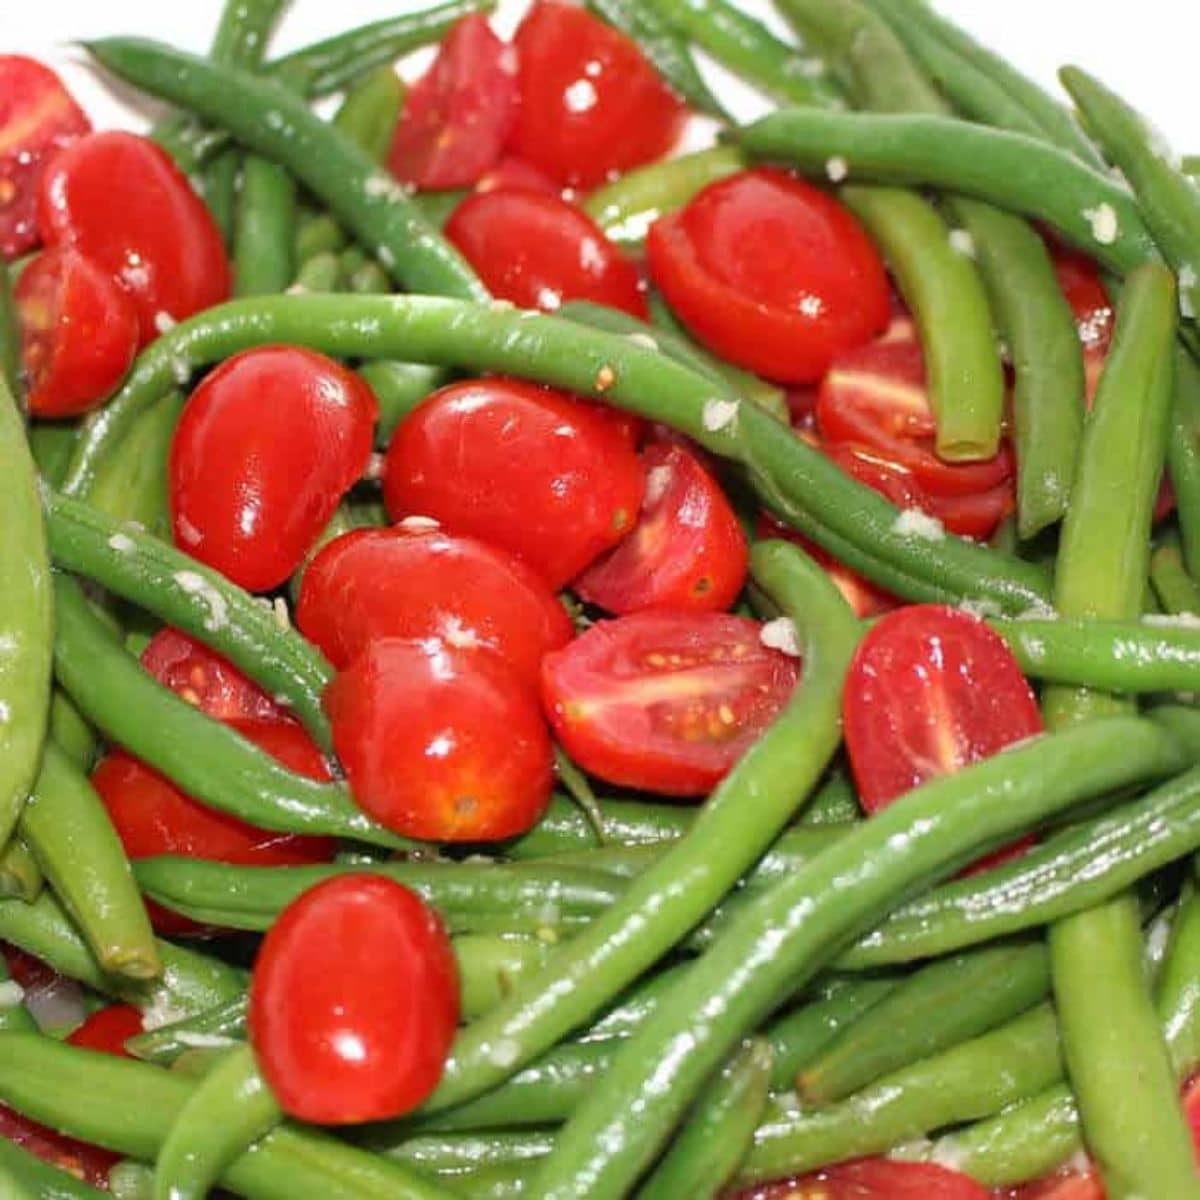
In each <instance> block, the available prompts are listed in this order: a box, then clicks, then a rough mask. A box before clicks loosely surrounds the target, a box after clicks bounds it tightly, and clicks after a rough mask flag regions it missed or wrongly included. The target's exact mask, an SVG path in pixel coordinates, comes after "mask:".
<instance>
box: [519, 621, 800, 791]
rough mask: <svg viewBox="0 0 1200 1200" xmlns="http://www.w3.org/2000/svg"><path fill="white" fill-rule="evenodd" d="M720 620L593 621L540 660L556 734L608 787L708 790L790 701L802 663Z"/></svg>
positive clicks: (744, 626)
mask: <svg viewBox="0 0 1200 1200" xmlns="http://www.w3.org/2000/svg"><path fill="white" fill-rule="evenodd" d="M761 628H762V627H761V626H760V625H759V624H758V623H757V622H756V621H751V620H748V619H747V618H745V617H735V616H729V615H727V614H724V613H654V612H645V613H635V614H633V615H631V616H626V617H619V618H617V619H616V620H613V621H600V622H598V623H597V624H595V625H593V626H592V627H591V629H589V630H587V631H586V632H585V633H583V634H581V635H580V636H579V637H577V638H576V639H575V640H574V641H573V642H571V644H570V645H569V646H567V647H565V648H564V649H562V650H559V651H556V652H555V653H554V654H548V655H547V656H546V658H545V660H544V661H543V663H542V707H543V708H544V709H545V712H546V715H547V717H548V718H549V720H550V725H551V727H552V728H553V730H554V733H555V737H556V738H557V740H558V741H559V742H560V743H561V744H562V746H563V747H564V749H565V750H566V751H567V753H568V754H569V755H570V756H571V757H572V758H573V759H574V760H575V761H576V762H577V763H579V765H580V766H581V767H583V768H584V769H585V770H587V771H589V772H591V773H592V774H593V775H596V776H597V777H598V778H600V779H604V780H606V781H607V782H609V783H616V784H622V785H625V786H628V787H636V788H642V789H645V790H646V791H652V792H661V793H663V794H665V795H673V796H702V795H705V794H707V793H708V792H709V791H711V790H712V788H713V787H714V786H715V785H716V784H717V783H719V782H720V780H721V779H722V778H723V777H724V776H725V775H726V774H727V773H728V772H729V770H730V769H731V768H732V767H733V765H734V763H736V762H737V760H738V759H739V758H740V757H741V756H742V755H743V754H744V753H745V752H746V750H748V749H749V747H750V746H751V745H752V744H753V743H754V742H755V741H756V740H757V739H758V737H759V736H760V735H761V733H762V731H763V729H765V728H766V726H767V725H769V724H770V723H771V721H772V720H774V718H775V716H776V715H777V714H778V712H779V710H780V709H781V708H782V707H783V705H784V704H786V703H787V700H788V698H789V696H790V695H791V691H792V688H793V687H794V686H795V683H796V679H797V677H798V675H799V660H797V659H795V658H791V657H789V656H787V655H785V654H782V653H781V652H780V651H778V650H773V649H769V648H768V647H766V646H764V645H763V644H762V640H761V636H760V635H761Z"/></svg>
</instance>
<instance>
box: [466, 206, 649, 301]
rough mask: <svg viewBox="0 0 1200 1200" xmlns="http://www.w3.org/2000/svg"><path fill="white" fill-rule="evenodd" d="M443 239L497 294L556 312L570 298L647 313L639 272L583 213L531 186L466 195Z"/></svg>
mask: <svg viewBox="0 0 1200 1200" xmlns="http://www.w3.org/2000/svg"><path fill="white" fill-rule="evenodd" d="M446 236H447V237H448V238H449V239H450V241H452V242H453V243H454V244H455V245H456V246H457V247H458V248H459V250H461V251H462V253H463V257H464V258H466V260H467V261H468V262H469V263H470V264H471V266H473V267H474V268H475V270H476V271H477V272H478V273H479V277H480V278H481V279H482V280H483V282H484V283H486V284H487V286H488V288H489V289H490V290H491V292H492V293H493V295H495V296H497V297H499V298H500V299H501V300H511V301H512V302H513V303H514V304H518V305H520V306H521V307H522V308H540V309H542V310H543V311H544V312H553V311H554V310H555V309H557V308H558V307H559V306H560V305H562V304H563V302H564V301H566V300H592V301H594V302H595V303H596V304H607V305H608V306H609V307H610V308H620V309H623V310H624V311H625V312H627V313H632V314H633V315H634V316H635V317H644V316H645V315H646V299H645V296H644V295H643V293H642V284H641V280H640V279H639V277H638V273H637V268H636V267H634V265H633V264H632V263H631V262H629V261H628V260H626V259H625V258H623V257H622V256H621V252H620V251H619V250H618V249H617V248H616V246H614V245H613V244H612V242H610V241H609V240H608V238H607V237H605V236H604V231H603V230H602V229H601V228H600V226H599V225H597V224H596V222H595V221H593V220H592V218H591V217H589V216H588V215H587V213H585V212H584V211H583V210H582V209H581V208H576V207H575V205H573V204H568V203H567V202H566V201H565V200H563V199H562V198H561V197H559V196H554V195H550V194H548V193H546V192H541V191H531V190H530V189H528V188H499V189H493V190H492V191H487V192H479V193H476V194H475V195H474V196H468V197H467V198H466V199H465V200H464V201H463V202H462V203H461V204H460V205H459V206H458V207H457V208H456V209H455V210H454V212H453V213H452V214H451V217H450V220H449V221H447V222H446Z"/></svg>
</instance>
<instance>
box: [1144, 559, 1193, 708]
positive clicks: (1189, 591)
mask: <svg viewBox="0 0 1200 1200" xmlns="http://www.w3.org/2000/svg"><path fill="white" fill-rule="evenodd" d="M1150 583H1151V585H1152V586H1153V588H1154V591H1155V594H1156V595H1157V596H1158V600H1159V603H1160V604H1161V605H1162V606H1163V608H1164V609H1165V610H1166V611H1167V612H1168V613H1172V614H1175V615H1176V616H1178V615H1181V614H1184V613H1191V614H1193V615H1197V616H1200V584H1198V583H1197V582H1196V581H1195V580H1194V579H1193V578H1192V577H1191V575H1189V574H1188V571H1187V568H1186V567H1185V566H1184V565H1183V555H1182V554H1181V553H1180V550H1179V546H1178V544H1177V543H1176V544H1170V545H1163V546H1159V548H1158V549H1157V550H1155V551H1154V553H1153V554H1152V555H1151V556H1150ZM1181 690H1187V689H1181Z"/></svg>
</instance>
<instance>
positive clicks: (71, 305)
mask: <svg viewBox="0 0 1200 1200" xmlns="http://www.w3.org/2000/svg"><path fill="white" fill-rule="evenodd" d="M13 299H14V300H15V301H16V305H17V313H18V315H19V316H20V321H21V365H22V367H23V369H24V372H25V378H26V381H27V385H28V389H29V395H28V402H29V411H30V413H32V414H33V415H34V416H35V417H74V416H78V415H79V414H80V413H85V412H87V411H88V410H89V409H92V408H95V407H96V406H97V405H98V404H101V403H102V402H103V401H104V400H106V399H107V398H108V396H109V395H110V394H111V393H112V392H113V391H114V390H115V389H116V387H117V385H118V384H119V383H120V382H121V380H122V379H123V378H124V377H125V372H126V371H128V370H129V364H130V363H131V362H133V356H134V354H136V353H137V346H138V319H137V312H136V311H135V310H134V307H133V302H132V301H131V300H130V299H129V296H128V295H127V294H126V293H125V292H124V291H122V290H121V288H120V287H118V286H117V284H116V282H115V281H114V280H113V278H112V276H111V275H109V274H108V273H107V272H106V271H103V270H101V269H100V268H99V267H98V266H96V264H95V263H92V262H89V261H88V260H87V259H86V258H84V257H83V255H82V254H80V253H79V252H78V251H76V250H73V249H71V248H70V247H69V246H58V247H54V248H52V249H50V250H43V251H42V252H41V254H39V255H38V256H37V257H36V258H35V259H34V260H33V262H31V263H30V264H29V265H28V266H27V267H26V268H25V270H24V271H22V272H21V278H20V279H19V280H18V281H17V286H16V288H15V289H14V292H13Z"/></svg>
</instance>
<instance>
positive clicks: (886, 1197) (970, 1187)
mask: <svg viewBox="0 0 1200 1200" xmlns="http://www.w3.org/2000/svg"><path fill="white" fill-rule="evenodd" d="M729 1200H989V1193H988V1191H987V1189H986V1188H984V1187H981V1186H980V1185H979V1184H978V1183H976V1182H975V1181H974V1180H973V1179H969V1178H968V1177H967V1176H966V1175H960V1174H959V1173H958V1172H957V1171H949V1170H947V1169H946V1168H945V1167H939V1166H935V1165H934V1164H932V1163H907V1162H893V1161H892V1160H890V1159H886V1158H863V1159H859V1160H857V1161H855V1162H847V1163H841V1164H839V1165H838V1166H834V1167H826V1168H825V1169H824V1170H821V1171H817V1172H815V1173H814V1174H812V1175H804V1176H802V1177H799V1178H796V1179H785V1180H780V1181H779V1182H778V1183H765V1184H760V1185H759V1186H757V1187H752V1188H748V1189H747V1190H746V1191H744V1192H738V1193H737V1195H736V1196H731V1197H730V1198H729Z"/></svg>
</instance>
